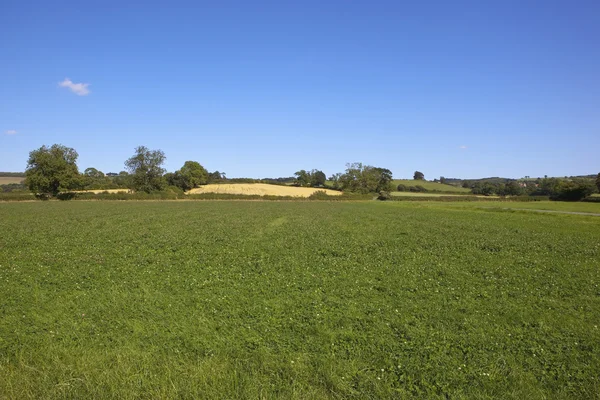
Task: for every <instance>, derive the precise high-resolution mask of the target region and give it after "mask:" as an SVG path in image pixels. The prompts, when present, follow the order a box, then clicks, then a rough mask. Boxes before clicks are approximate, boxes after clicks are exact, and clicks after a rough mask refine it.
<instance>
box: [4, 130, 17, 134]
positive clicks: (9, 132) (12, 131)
mask: <svg viewBox="0 0 600 400" xmlns="http://www.w3.org/2000/svg"><path fill="white" fill-rule="evenodd" d="M4 133H6V134H7V135H16V134H17V131H15V130H14V129H9V130H7V131H6V132H4Z"/></svg>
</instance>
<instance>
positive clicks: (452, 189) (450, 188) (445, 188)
mask: <svg viewBox="0 0 600 400" xmlns="http://www.w3.org/2000/svg"><path fill="white" fill-rule="evenodd" d="M398 185H404V186H406V187H410V186H417V185H418V186H422V187H424V188H425V189H427V190H430V191H439V192H447V193H462V194H469V193H471V189H467V188H463V187H460V186H454V185H446V184H443V183H439V182H432V181H420V180H413V179H394V180H392V187H393V188H394V190H395V189H396V188H397V187H398Z"/></svg>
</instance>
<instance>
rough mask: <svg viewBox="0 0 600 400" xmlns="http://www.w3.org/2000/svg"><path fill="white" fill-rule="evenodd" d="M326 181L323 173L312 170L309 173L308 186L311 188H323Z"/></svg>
mask: <svg viewBox="0 0 600 400" xmlns="http://www.w3.org/2000/svg"><path fill="white" fill-rule="evenodd" d="M326 180H327V176H326V175H325V173H324V172H323V171H319V170H318V169H313V170H312V171H310V186H312V187H321V186H325V181H326Z"/></svg>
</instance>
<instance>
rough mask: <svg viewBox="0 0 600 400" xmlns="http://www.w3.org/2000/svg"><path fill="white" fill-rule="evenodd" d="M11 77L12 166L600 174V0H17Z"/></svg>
mask: <svg viewBox="0 0 600 400" xmlns="http://www.w3.org/2000/svg"><path fill="white" fill-rule="evenodd" d="M0 77H1V78H0V171H3V170H4V171H7V170H8V171H23V170H24V169H25V167H26V161H27V156H28V153H29V151H31V150H33V149H35V148H39V147H40V146H41V145H43V144H48V145H50V144H53V143H61V144H64V145H66V146H69V147H73V148H75V149H76V150H77V151H78V152H79V161H78V165H79V168H80V170H83V169H85V168H87V167H92V166H93V167H95V168H98V169H100V170H102V171H104V172H118V171H120V170H123V169H124V166H123V162H124V161H125V159H127V158H128V157H129V156H131V155H132V154H133V150H134V147H136V146H138V145H146V146H148V147H149V148H151V149H162V150H163V151H164V152H165V153H166V156H167V165H166V168H167V169H168V170H170V171H172V170H175V169H178V168H179V167H181V165H182V164H183V162H184V161H186V160H195V161H199V162H200V163H201V164H203V165H204V166H205V167H206V168H208V169H209V170H211V171H212V170H219V171H225V172H226V173H227V175H228V176H229V177H254V178H262V177H277V176H290V175H293V173H294V172H295V171H297V170H299V169H312V168H318V169H322V170H323V171H325V173H326V174H327V175H329V174H331V173H334V172H340V171H343V170H344V167H345V164H346V163H347V162H354V161H361V162H363V163H366V164H370V165H375V166H380V167H385V168H389V169H390V170H392V172H393V173H394V176H395V177H396V178H403V177H412V173H413V172H414V171H415V170H420V171H422V172H424V173H425V177H426V178H428V179H433V178H436V177H439V176H440V175H443V176H446V177H463V178H475V177H485V176H506V177H513V178H518V177H522V176H525V175H529V176H543V175H545V174H547V175H551V176H562V175H578V174H591V173H598V172H599V171H600V161H599V160H600V158H599V156H598V154H599V150H598V149H599V148H600V1H598V0H592V1H567V0H565V1H552V0H544V1H541V0H540V1H522V0H520V1H504V0H502V1H500V0H498V1H480V0H477V1H460V0H459V1H445V0H444V1H412V2H408V1H399V0H393V1H374V0H370V1H366V0H365V1H362V0H352V1H348V0H336V1H327V0H319V1H314V0H303V1H285V0H284V1H260V0H255V1H246V0H244V1H210V2H209V1H190V2H178V1H168V2H166V1H165V2H154V1H143V2H142V1H139V2H137V1H134V2H129V1H72V2H65V1H26V0H16V1H15V0H3V1H1V2H0ZM66 78H69V80H66ZM59 83H62V84H59ZM85 84H88V86H85Z"/></svg>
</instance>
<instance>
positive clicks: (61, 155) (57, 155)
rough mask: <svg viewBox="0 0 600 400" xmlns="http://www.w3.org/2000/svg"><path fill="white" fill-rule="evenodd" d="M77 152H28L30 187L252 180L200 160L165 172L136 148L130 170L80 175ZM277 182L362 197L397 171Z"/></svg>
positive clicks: (362, 169)
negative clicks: (230, 175) (206, 165)
mask: <svg viewBox="0 0 600 400" xmlns="http://www.w3.org/2000/svg"><path fill="white" fill-rule="evenodd" d="M78 157H79V154H78V153H77V151H75V149H73V148H70V147H66V146H63V145H60V144H54V145H52V146H42V147H40V148H39V149H35V150H33V151H31V152H30V153H29V158H28V160H27V169H26V171H25V185H26V186H27V188H28V189H29V190H30V191H32V192H33V193H35V194H37V195H39V196H41V197H56V196H57V195H58V194H60V193H65V192H72V191H77V190H93V189H97V190H102V189H120V188H123V189H125V188H126V189H128V190H131V191H136V192H146V193H152V192H158V191H164V190H175V191H177V190H180V191H189V190H191V189H193V188H197V187H199V186H201V185H206V184H209V183H218V182H225V181H228V182H246V181H252V182H256V180H253V179H245V178H238V179H227V177H226V174H225V173H224V172H219V171H214V172H209V171H208V170H207V169H206V168H204V167H203V166H202V165H201V164H200V163H199V162H197V161H186V162H185V163H184V164H183V166H182V167H181V168H180V169H178V170H177V171H175V172H166V170H165V169H164V168H163V165H164V163H165V161H166V156H165V153H164V152H163V151H162V150H151V149H148V148H147V147H145V146H139V147H136V148H135V152H134V154H133V155H132V156H131V157H130V158H128V159H127V160H126V161H125V164H124V165H125V170H124V171H121V172H119V173H118V174H117V173H108V174H105V173H103V172H102V171H100V170H98V169H96V168H93V167H90V168H86V169H85V170H84V171H83V173H80V172H79V169H78V167H77V159H78ZM265 181H266V182H269V183H275V184H292V185H295V186H302V187H317V188H318V187H323V188H325V187H327V188H331V189H337V190H344V191H349V192H358V193H379V192H382V191H387V192H389V191H391V190H392V189H393V188H392V185H391V182H392V172H391V171H390V170H389V169H386V168H379V167H373V166H370V165H363V164H362V163H351V164H347V165H346V170H345V171H344V172H343V173H337V174H333V175H332V176H331V177H330V178H329V182H328V181H327V177H326V175H325V173H324V172H323V171H320V170H317V169H312V170H304V169H302V170H300V171H297V172H296V173H295V174H294V177H289V178H278V179H265Z"/></svg>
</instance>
